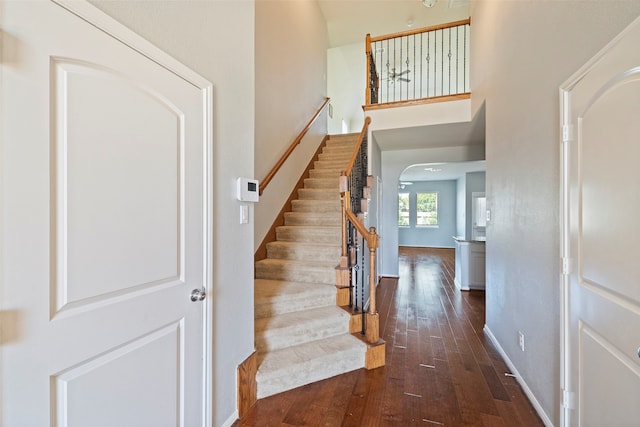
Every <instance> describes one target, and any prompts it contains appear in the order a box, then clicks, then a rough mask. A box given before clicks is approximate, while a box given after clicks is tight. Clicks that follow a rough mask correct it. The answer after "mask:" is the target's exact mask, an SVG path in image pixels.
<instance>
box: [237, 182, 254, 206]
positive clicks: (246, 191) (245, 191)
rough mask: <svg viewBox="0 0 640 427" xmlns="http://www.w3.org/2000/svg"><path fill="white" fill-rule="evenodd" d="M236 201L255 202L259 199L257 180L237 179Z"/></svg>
mask: <svg viewBox="0 0 640 427" xmlns="http://www.w3.org/2000/svg"><path fill="white" fill-rule="evenodd" d="M237 197H238V200H240V201H241V202H257V201H258V199H259V197H260V196H259V193H258V180H257V179H251V178H238V194H237Z"/></svg>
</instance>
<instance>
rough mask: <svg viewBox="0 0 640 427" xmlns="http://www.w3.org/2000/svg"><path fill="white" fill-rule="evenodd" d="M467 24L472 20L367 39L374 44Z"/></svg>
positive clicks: (369, 49) (369, 48)
mask: <svg viewBox="0 0 640 427" xmlns="http://www.w3.org/2000/svg"><path fill="white" fill-rule="evenodd" d="M467 24H471V18H467V19H463V20H460V21H454V22H448V23H446V24H438V25H432V26H430V27H424V28H414V29H413V30H407V31H401V32H399V33H393V34H386V35H384V36H377V37H367V40H368V41H369V42H370V43H374V42H379V41H382V40H388V39H394V38H396V37H404V36H412V35H414V34H421V33H428V32H429V31H436V30H444V29H445V28H452V27H457V26H459V25H467ZM368 51H369V52H371V47H370V46H369V47H368Z"/></svg>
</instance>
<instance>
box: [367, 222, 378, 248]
mask: <svg viewBox="0 0 640 427" xmlns="http://www.w3.org/2000/svg"><path fill="white" fill-rule="evenodd" d="M369 238H370V239H371V240H370V241H368V242H367V243H369V250H370V251H372V252H373V251H375V250H376V249H378V235H377V234H376V228H375V227H369Z"/></svg>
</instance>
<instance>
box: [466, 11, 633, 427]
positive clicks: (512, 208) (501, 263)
mask: <svg viewBox="0 0 640 427" xmlns="http://www.w3.org/2000/svg"><path fill="white" fill-rule="evenodd" d="M638 14H640V2H638V1H561V2H550V1H545V2H532V1H500V2H491V1H485V2H473V6H472V22H473V25H472V46H473V49H472V58H471V63H472V68H471V77H472V79H471V87H472V93H473V97H472V100H473V102H474V108H479V107H480V104H481V103H482V102H483V101H486V151H487V159H486V160H487V163H486V166H487V176H486V177H487V181H486V192H487V196H488V198H487V203H488V208H489V209H490V210H491V216H492V218H491V222H490V223H489V224H488V226H487V246H486V248H487V288H486V310H487V317H486V323H487V326H488V328H489V329H490V330H491V331H492V333H493V335H494V336H495V337H496V339H497V340H498V342H499V343H500V345H501V346H502V347H503V349H504V351H505V352H506V354H507V356H508V357H509V358H510V360H511V361H512V362H513V364H514V365H515V367H516V368H517V370H518V371H519V373H520V374H521V376H522V379H523V380H524V381H525V383H526V384H527V385H528V387H529V388H530V390H531V392H532V393H533V395H534V396H535V399H536V400H537V401H538V403H539V404H540V405H541V407H542V408H543V410H544V412H545V413H546V414H547V415H548V417H549V419H550V420H552V421H553V422H554V423H555V425H559V406H560V405H559V402H560V383H559V378H560V353H559V350H560V341H559V331H560V317H559V296H560V295H559V292H560V250H559V241H560V238H559V237H560V235H559V213H560V206H559V189H560V181H559V179H560V177H559V161H560V143H559V139H560V138H559V126H560V120H559V117H560V113H559V96H558V88H559V86H560V84H562V82H563V81H565V80H566V79H567V78H568V77H569V76H571V75H572V74H573V73H574V72H575V71H576V70H577V69H578V68H579V67H580V66H582V65H583V64H584V63H585V62H586V61H587V60H588V59H589V58H590V57H591V56H593V55H594V54H595V53H596V52H597V51H598V50H600V49H601V48H602V47H603V46H604V45H605V44H606V43H607V42H608V41H609V40H610V39H612V38H613V37H614V36H615V35H616V34H617V33H619V32H620V31H621V30H622V29H623V28H624V27H625V26H626V25H627V24H628V23H630V22H631V21H632V20H633V19H634V18H635V17H637V16H638ZM517 331H522V332H524V334H525V339H526V349H527V350H526V351H525V352H522V351H520V349H519V348H518V343H517Z"/></svg>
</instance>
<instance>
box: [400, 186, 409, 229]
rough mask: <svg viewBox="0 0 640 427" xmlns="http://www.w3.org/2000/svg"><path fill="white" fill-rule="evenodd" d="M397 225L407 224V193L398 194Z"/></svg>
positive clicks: (406, 225) (404, 225) (405, 225)
mask: <svg viewBox="0 0 640 427" xmlns="http://www.w3.org/2000/svg"><path fill="white" fill-rule="evenodd" d="M398 225H399V226H400V227H408V226H409V193H400V194H398Z"/></svg>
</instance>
